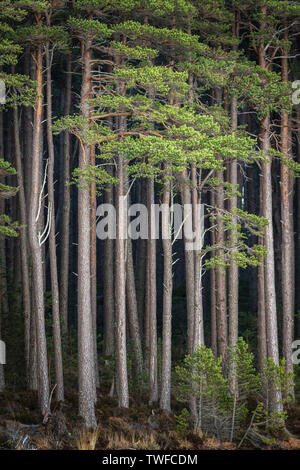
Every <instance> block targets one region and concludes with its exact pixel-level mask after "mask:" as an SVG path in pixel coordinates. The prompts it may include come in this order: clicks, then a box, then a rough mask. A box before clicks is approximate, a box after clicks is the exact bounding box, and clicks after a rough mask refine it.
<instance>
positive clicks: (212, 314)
mask: <svg viewBox="0 0 300 470" xmlns="http://www.w3.org/2000/svg"><path fill="white" fill-rule="evenodd" d="M214 205H215V194H214V193H211V206H212V207H214ZM210 240H211V245H212V246H214V245H215V243H216V232H215V229H214V228H213V227H211V229H210ZM210 322H211V325H210V329H211V348H212V350H213V353H214V355H215V357H217V355H218V346H217V306H216V270H215V268H214V267H212V268H211V269H210Z"/></svg>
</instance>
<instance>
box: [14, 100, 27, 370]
mask: <svg viewBox="0 0 300 470" xmlns="http://www.w3.org/2000/svg"><path fill="white" fill-rule="evenodd" d="M13 112H14V136H15V158H16V170H17V178H18V187H19V191H18V197H19V210H20V225H21V227H22V228H21V232H20V243H21V272H22V296H23V311H24V343H25V363H26V372H27V379H28V373H29V351H30V315H31V294H30V282H29V265H28V239H27V227H26V223H27V209H26V200H25V191H24V179H23V166H22V153H21V145H20V135H19V117H18V109H17V107H15V108H14V111H13Z"/></svg>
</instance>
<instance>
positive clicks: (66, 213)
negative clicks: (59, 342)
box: [60, 54, 72, 333]
mask: <svg viewBox="0 0 300 470" xmlns="http://www.w3.org/2000/svg"><path fill="white" fill-rule="evenodd" d="M71 72H72V56H71V54H70V55H68V57H67V73H66V91H65V109H64V114H65V115H68V114H70V112H71V103H72V73H71ZM70 158H71V138H70V132H69V131H68V130H66V131H65V132H64V175H63V178H64V186H63V188H64V189H63V210H62V212H63V214H62V235H61V265H60V312H61V318H62V320H63V331H64V333H67V331H68V297H69V254H70V211H71V193H70V186H69V182H70Z"/></svg>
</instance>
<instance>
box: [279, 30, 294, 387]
mask: <svg viewBox="0 0 300 470" xmlns="http://www.w3.org/2000/svg"><path fill="white" fill-rule="evenodd" d="M284 26H285V30H284V33H283V34H284V39H285V40H286V41H288V30H287V28H286V24H284ZM282 56H283V58H282V59H281V73H282V81H283V82H285V83H287V82H288V50H287V49H286V48H283V50H282ZM281 152H282V153H283V155H284V158H286V159H291V154H290V152H291V142H290V141H289V117H288V114H287V113H286V112H285V111H282V113H281ZM290 189H291V184H290V170H289V168H288V167H287V165H286V164H285V162H284V161H282V162H281V181H280V191H281V224H282V245H281V256H282V258H281V260H282V310H283V328H282V333H283V357H284V358H285V361H286V362H285V368H286V372H287V373H291V372H293V362H292V342H293V339H294V289H293V285H294V270H293V262H292V260H293V255H294V234H293V232H294V231H293V225H292V221H293V218H292V207H291V196H290ZM290 391H291V393H292V394H293V393H294V390H293V389H291V390H290Z"/></svg>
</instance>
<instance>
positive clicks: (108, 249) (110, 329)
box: [103, 187, 115, 357]
mask: <svg viewBox="0 0 300 470" xmlns="http://www.w3.org/2000/svg"><path fill="white" fill-rule="evenodd" d="M104 197H105V203H106V204H111V205H112V204H113V200H114V197H113V188H112V187H111V188H109V190H107V191H105V196H104ZM103 277H104V279H103V282H104V286H103V293H104V305H103V309H104V333H103V338H104V354H105V356H109V357H112V356H113V355H114V351H115V346H114V337H115V320H114V318H115V312H114V310H115V307H114V240H112V239H111V238H107V239H106V240H105V249H104V273H103Z"/></svg>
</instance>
